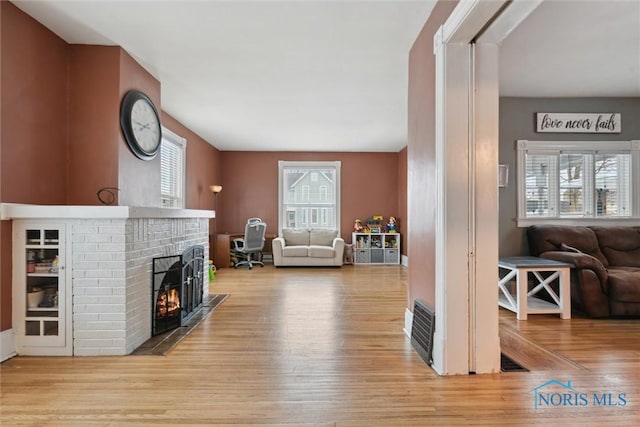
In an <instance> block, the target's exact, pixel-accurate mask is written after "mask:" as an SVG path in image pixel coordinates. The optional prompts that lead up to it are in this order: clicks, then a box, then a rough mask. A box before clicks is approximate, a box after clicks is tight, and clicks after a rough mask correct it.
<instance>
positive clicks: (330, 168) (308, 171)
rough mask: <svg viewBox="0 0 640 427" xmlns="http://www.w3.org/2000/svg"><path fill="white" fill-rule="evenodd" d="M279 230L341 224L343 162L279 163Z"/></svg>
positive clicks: (334, 226) (332, 227) (330, 226)
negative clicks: (341, 170)
mask: <svg viewBox="0 0 640 427" xmlns="http://www.w3.org/2000/svg"><path fill="white" fill-rule="evenodd" d="M278 168H279V195H278V197H279V211H280V214H279V228H280V230H281V229H282V228H308V227H311V226H313V227H318V228H330V229H335V228H337V227H338V226H339V224H340V162H288V161H280V162H278Z"/></svg>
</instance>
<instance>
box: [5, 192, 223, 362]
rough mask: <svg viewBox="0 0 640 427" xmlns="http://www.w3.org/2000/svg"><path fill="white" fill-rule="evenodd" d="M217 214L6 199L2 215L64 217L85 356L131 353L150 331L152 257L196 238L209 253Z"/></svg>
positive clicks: (75, 326)
mask: <svg viewBox="0 0 640 427" xmlns="http://www.w3.org/2000/svg"><path fill="white" fill-rule="evenodd" d="M213 216H214V213H213V211H204V210H181V209H160V208H134V207H126V206H34V205H8V204H3V206H2V218H3V219H13V220H14V221H29V222H38V221H43V222H44V221H46V222H56V223H64V224H65V226H66V245H67V247H66V251H67V254H68V255H67V262H66V264H67V266H66V267H67V286H71V298H72V302H71V304H70V305H71V307H72V310H71V313H70V318H71V321H72V331H73V332H72V339H73V354H74V355H78V356H93V355H125V354H129V353H131V352H132V351H133V350H135V349H136V348H137V347H139V346H140V345H141V344H142V343H144V342H145V341H146V340H147V339H149V338H150V337H151V321H152V320H151V317H152V315H151V298H152V297H151V295H152V290H151V275H152V273H151V270H152V259H153V258H155V257H162V256H168V255H180V254H182V252H184V250H185V249H187V248H188V247H190V246H193V245H202V246H203V247H204V249H205V254H204V255H205V259H208V256H209V243H208V241H209V218H212V217H213ZM14 268H22V267H21V266H15V265H14ZM69 271H70V272H71V274H69ZM205 273H206V272H203V274H205ZM204 277H206V274H205V276H204ZM203 292H204V293H208V286H204V289H203ZM205 296H206V295H205Z"/></svg>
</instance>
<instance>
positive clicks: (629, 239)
mask: <svg viewBox="0 0 640 427" xmlns="http://www.w3.org/2000/svg"><path fill="white" fill-rule="evenodd" d="M591 229H592V230H593V231H594V232H595V233H596V236H597V237H598V242H599V243H600V248H601V249H602V252H603V253H604V256H605V257H607V260H608V261H609V265H612V266H630V267H640V227H600V226H593V227H591Z"/></svg>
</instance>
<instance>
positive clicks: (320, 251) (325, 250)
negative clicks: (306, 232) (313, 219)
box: [309, 245, 336, 258]
mask: <svg viewBox="0 0 640 427" xmlns="http://www.w3.org/2000/svg"><path fill="white" fill-rule="evenodd" d="M309 256H310V257H311V258H333V257H335V256H336V251H335V250H333V248H332V247H331V246H324V245H322V246H317V245H311V246H309Z"/></svg>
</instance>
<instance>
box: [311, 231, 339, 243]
mask: <svg viewBox="0 0 640 427" xmlns="http://www.w3.org/2000/svg"><path fill="white" fill-rule="evenodd" d="M336 237H338V230H329V229H326V228H312V229H311V231H310V232H309V244H311V245H318V246H331V245H333V239H335V238H336Z"/></svg>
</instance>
